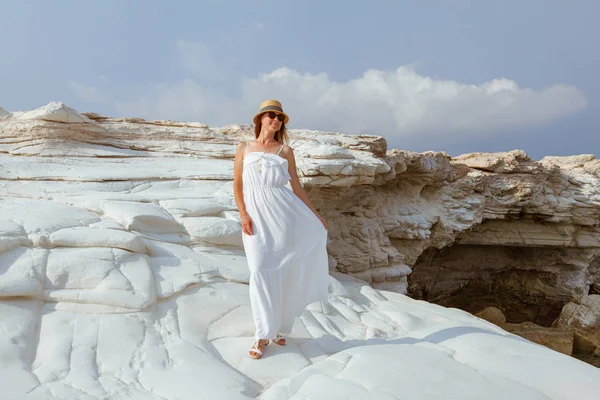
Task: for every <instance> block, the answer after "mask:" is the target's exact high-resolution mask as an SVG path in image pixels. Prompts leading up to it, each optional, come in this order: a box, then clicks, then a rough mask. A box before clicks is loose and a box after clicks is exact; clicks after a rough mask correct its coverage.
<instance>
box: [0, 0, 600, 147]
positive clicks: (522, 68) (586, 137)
mask: <svg viewBox="0 0 600 400" xmlns="http://www.w3.org/2000/svg"><path fill="white" fill-rule="evenodd" d="M0 11H1V14H2V16H3V18H2V24H0V107H3V108H4V109H6V110H8V111H21V110H30V109H34V108H38V107H41V106H43V105H45V104H47V103H49V102H50V101H62V102H64V103H65V104H67V105H68V106H70V107H73V108H75V109H76V110H78V111H80V112H89V111H92V112H96V113H98V114H101V115H107V116H114V117H142V118H146V119H149V120H152V119H171V120H182V121H197V122H203V123H206V124H208V125H210V126H224V125H228V124H237V123H251V121H252V117H253V116H254V114H255V113H256V112H257V111H258V108H259V105H260V102H261V101H262V100H266V99H272V98H274V99H278V100H280V101H281V102H282V103H283V106H284V109H285V111H286V113H288V114H289V116H290V123H289V124H288V127H289V128H291V129H294V128H305V129H317V130H322V131H330V132H342V133H347V134H374V135H380V136H383V137H385V138H386V140H387V142H388V148H398V149H404V150H411V151H419V152H421V151H427V150H435V151H446V152H448V153H449V154H450V155H453V156H455V155H459V154H463V153H468V152H476V151H477V152H479V151H480V152H497V151H509V150H513V149H522V150H525V151H526V152H527V154H529V156H530V157H532V158H534V159H541V158H542V157H544V156H546V155H574V154H596V155H600V79H598V73H599V71H600V51H599V49H600V24H597V23H596V21H597V16H598V15H600V2H598V1H597V0H570V1H566V0H503V1H497V0H413V1H402V0H395V1H378V0H371V1H354V0H330V1H327V0H318V1H317V0H302V1H298V0H291V1H267V0H255V1H249V0H231V1H224V0H223V1H211V0H205V1H184V0H180V1H170V2H166V1H155V0H143V1H142V0H127V1H122V0H103V1H92V0H89V1H80V0H76V1H73V0H57V1H47V0H27V1H20V0H0Z"/></svg>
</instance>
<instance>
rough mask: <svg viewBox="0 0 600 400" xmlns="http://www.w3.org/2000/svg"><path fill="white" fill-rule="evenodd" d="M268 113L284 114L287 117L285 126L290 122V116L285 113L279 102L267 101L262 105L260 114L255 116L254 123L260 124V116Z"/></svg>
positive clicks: (284, 121)
mask: <svg viewBox="0 0 600 400" xmlns="http://www.w3.org/2000/svg"><path fill="white" fill-rule="evenodd" d="M268 111H275V112H278V113H281V114H283V115H284V116H285V119H284V120H283V123H284V124H287V123H288V121H289V120H290V117H288V115H287V114H286V113H284V112H283V108H282V107H281V103H280V102H278V101H277V100H265V101H263V102H262V103H261V104H260V111H259V112H258V114H256V115H255V116H254V123H255V124H258V119H259V118H260V116H261V115H262V114H264V113H266V112H268Z"/></svg>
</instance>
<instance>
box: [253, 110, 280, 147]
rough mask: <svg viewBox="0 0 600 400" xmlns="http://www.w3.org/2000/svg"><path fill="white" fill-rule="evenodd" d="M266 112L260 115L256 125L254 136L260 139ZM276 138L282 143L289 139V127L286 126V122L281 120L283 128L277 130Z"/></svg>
mask: <svg viewBox="0 0 600 400" xmlns="http://www.w3.org/2000/svg"><path fill="white" fill-rule="evenodd" d="M263 115H264V113H262V114H261V115H260V118H258V122H257V123H256V125H254V137H255V138H256V139H258V137H259V136H260V130H261V129H262V117H263ZM275 140H277V141H278V142H279V143H281V144H285V142H287V140H288V135H287V129H286V127H285V123H284V122H281V128H279V130H278V131H277V132H275Z"/></svg>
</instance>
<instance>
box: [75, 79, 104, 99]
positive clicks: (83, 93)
mask: <svg viewBox="0 0 600 400" xmlns="http://www.w3.org/2000/svg"><path fill="white" fill-rule="evenodd" d="M68 84H69V87H70V88H71V89H72V90H73V91H74V92H75V94H77V96H79V97H80V98H81V99H83V100H85V101H89V102H92V103H102V102H103V101H104V99H103V97H102V96H101V95H100V93H99V92H98V89H96V88H95V87H94V86H90V85H85V84H83V83H79V82H73V81H70V82H68Z"/></svg>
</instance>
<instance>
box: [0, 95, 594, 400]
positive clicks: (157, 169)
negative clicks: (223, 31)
mask: <svg viewBox="0 0 600 400" xmlns="http://www.w3.org/2000/svg"><path fill="white" fill-rule="evenodd" d="M290 134H291V145H292V147H294V151H295V154H296V157H297V160H298V162H297V164H298V168H299V173H300V176H301V180H302V182H303V183H304V185H305V187H306V188H307V190H308V191H309V195H310V196H311V198H312V199H313V200H314V201H313V202H314V203H315V205H316V206H317V207H318V208H319V209H320V211H321V212H322V214H323V215H324V216H325V217H326V219H327V220H328V221H329V226H330V230H329V245H328V252H329V255H330V268H331V271H332V280H331V295H330V299H329V303H328V304H315V305H311V307H310V308H309V310H307V311H306V312H305V313H304V314H303V316H302V318H301V319H299V320H298V323H297V324H296V326H295V327H294V331H293V333H292V335H291V337H290V341H289V342H290V344H289V345H288V346H287V347H286V348H276V347H275V346H269V349H268V353H267V356H266V357H265V358H264V359H263V360H261V361H260V363H259V364H257V363H256V362H255V361H253V360H251V359H249V358H248V357H247V356H246V350H247V348H248V347H249V345H250V344H251V342H252V339H251V337H252V334H253V324H252V321H251V317H250V310H249V301H248V296H247V286H246V284H247V281H248V270H247V266H246V261H245V257H244V253H243V249H242V247H241V240H240V239H241V229H240V226H239V215H238V213H237V210H236V208H235V202H234V201H233V191H232V182H231V180H232V174H233V163H232V160H233V156H234V151H235V147H236V144H237V143H238V142H239V141H242V140H247V139H249V138H252V127H251V126H246V125H233V126H228V127H224V128H210V127H208V126H206V125H203V124H198V123H185V122H176V121H144V120H142V119H137V118H125V119H114V118H108V117H102V116H99V115H97V114H93V113H87V114H81V113H79V112H77V111H75V110H73V109H70V108H69V107H66V106H64V105H63V104H61V103H52V104H49V105H48V106H46V107H43V108H41V109H38V110H34V111H32V112H18V113H9V112H5V111H4V110H1V109H0V194H1V198H0V315H2V319H1V321H0V327H1V328H2V329H0V359H2V360H3V362H2V365H1V366H0V368H1V369H2V374H0V387H2V391H3V392H2V394H6V393H9V394H10V395H11V396H12V395H14V396H13V398H17V395H19V396H24V394H25V393H29V395H28V396H26V397H22V398H29V397H30V396H31V398H79V399H105V398H106V399H107V398H122V399H127V398H131V399H133V398H135V399H153V398H161V399H175V398H179V399H185V398H190V399H191V398H197V395H198V393H203V395H205V396H206V397H207V398H252V397H255V396H258V395H259V394H260V393H262V395H263V398H282V399H286V398H292V397H294V396H295V397H303V396H304V397H311V396H312V397H315V393H317V392H318V391H321V392H322V391H323V390H329V391H330V392H334V391H336V390H338V389H339V390H342V388H346V389H344V390H351V391H352V393H353V394H354V395H361V396H365V397H367V396H369V395H372V393H373V391H376V392H377V395H378V396H380V398H403V397H406V396H408V397H415V398H422V397H423V396H424V395H423V393H424V392H423V388H435V387H440V388H443V393H442V392H440V393H437V394H434V395H432V394H431V393H430V396H428V397H429V398H436V397H442V396H446V397H447V396H455V397H456V396H463V395H464V393H473V396H474V398H481V397H486V398H494V397H493V396H495V395H496V394H498V398H500V397H502V398H504V396H505V395H509V396H510V397H514V398H531V399H538V398H539V399H548V398H552V399H570V398H574V397H590V396H591V395H592V393H597V392H598V391H599V390H600V386H598V382H600V379H598V372H597V371H596V370H595V369H592V368H591V367H589V366H587V365H585V364H583V363H579V362H578V361H577V360H574V359H571V358H568V357H565V356H563V355H561V354H558V353H555V352H551V351H549V350H546V349H543V348H541V347H538V346H532V345H531V344H530V343H529V342H526V341H523V340H521V339H519V338H517V337H516V336H514V335H511V334H508V333H507V332H505V331H504V330H502V329H500V328H497V327H495V326H494V325H492V324H489V323H487V322H485V321H482V320H479V319H476V318H474V317H472V316H470V315H468V314H467V313H464V312H461V311H458V310H452V309H445V308H442V307H438V306H435V305H432V304H428V303H425V302H421V301H415V300H411V299H410V298H408V297H406V296H404V295H403V293H406V292H407V291H408V293H410V294H412V295H413V296H415V297H420V298H425V299H428V300H433V301H437V302H440V303H445V304H448V305H460V304H461V302H464V299H465V298H468V297H469V296H470V297H471V298H472V299H473V300H474V303H476V304H481V305H484V304H487V303H486V302H483V301H480V302H479V303H477V301H475V299H478V298H483V297H485V296H487V297H488V298H489V299H491V300H492V301H491V302H492V303H494V304H497V305H499V306H501V307H503V308H504V309H505V311H506V310H508V311H509V312H507V315H508V316H509V320H511V319H515V320H517V319H533V320H540V319H548V318H550V317H551V316H553V315H554V314H556V311H555V310H556V309H557V308H558V309H559V310H560V308H562V306H563V305H564V304H566V303H567V302H568V301H569V300H571V298H572V297H577V296H580V295H582V294H587V293H588V291H590V290H594V287H595V286H594V285H595V284H598V277H599V274H600V273H599V271H598V258H597V257H598V253H597V249H598V247H599V246H597V245H596V242H597V238H598V236H597V233H598V232H597V231H596V225H597V218H598V212H597V210H598V209H597V208H596V207H597V202H598V201H599V197H598V193H597V191H596V190H597V189H596V187H597V171H598V169H597V168H596V165H597V162H596V161H595V160H594V159H593V158H591V157H579V158H577V157H574V158H573V157H572V158H566V159H556V158H552V159H547V160H543V161H542V162H534V161H532V160H529V159H528V158H527V157H526V155H524V154H523V153H522V152H511V153H507V154H496V155H469V156H463V157H459V158H456V159H451V158H450V157H449V156H447V155H446V154H444V153H432V152H428V153H420V154H418V153H412V152H407V151H400V150H387V149H386V144H385V141H384V140H383V139H382V138H379V137H375V136H345V135H341V134H336V133H324V132H315V131H306V130H291V132H290ZM499 232H500V233H499ZM502 232H504V234H502ZM514 235H518V236H519V237H520V239H519V240H517V239H515V238H514ZM521 236H522V237H521ZM515 249H517V250H515ZM511 252H512V253H511ZM514 252H517V253H518V252H521V253H522V254H524V256H523V255H519V254H513V253H514ZM478 253H479V254H480V257H479V259H480V260H488V261H489V262H487V264H483V263H480V262H477V259H478V257H477V254H478ZM461 254H462V255H464V257H463V261H464V262H462V263H461V262H460V258H461V257H460V255H461ZM511 257H512V258H511ZM452 260H455V261H452ZM355 278H360V280H357V279H355ZM486 282H487V283H486ZM558 283H560V284H558ZM369 284H370V285H369ZM394 292H397V293H394ZM514 296H520V297H518V298H519V301H520V302H522V303H523V304H521V308H518V307H517V306H518V304H514V302H513V300H512V299H513V297H514ZM467 305H468V304H467ZM465 308H468V307H467V306H466V305H465ZM524 315H525V316H526V317H524ZM514 322H518V321H514ZM372 345H377V346H372ZM492 349H493V350H492ZM269 354H270V355H276V356H273V357H271V356H270V355H269ZM361 359H362V360H367V362H366V363H361V362H359V363H357V362H355V361H353V360H361ZM398 360H401V361H402V362H403V363H405V364H406V368H401V369H403V370H411V371H414V374H416V375H417V377H418V378H419V379H415V375H410V374H406V375H401V377H400V378H401V379H400V378H399V377H398V374H396V373H393V374H391V375H390V373H391V372H392V371H397V369H398V368H397V366H398V362H399V361H398ZM432 371H434V372H433V373H432ZM450 371H452V373H450ZM567 371H568V373H569V375H570V376H572V377H573V379H574V381H573V382H572V383H573V385H571V386H570V387H569V388H566V387H565V386H564V385H562V384H561V378H562V377H563V376H564V374H566V373H567ZM525 372H526V373H525ZM448 376H454V377H457V378H456V381H458V382H462V383H461V384H459V385H454V384H449V383H451V382H450V381H449V380H447V379H448V378H446V377H448ZM452 382H453V383H456V382H455V381H452ZM375 383H376V384H375ZM348 388H351V389H348ZM369 391H370V393H369ZM490 396H492V397H490Z"/></svg>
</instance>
